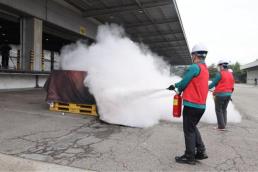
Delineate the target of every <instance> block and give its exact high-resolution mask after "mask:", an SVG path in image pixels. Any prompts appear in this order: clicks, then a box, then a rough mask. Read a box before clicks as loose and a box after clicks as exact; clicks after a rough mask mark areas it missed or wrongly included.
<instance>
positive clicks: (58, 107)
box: [49, 102, 97, 116]
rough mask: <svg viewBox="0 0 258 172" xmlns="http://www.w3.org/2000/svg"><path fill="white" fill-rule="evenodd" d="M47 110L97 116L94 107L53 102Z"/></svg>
mask: <svg viewBox="0 0 258 172" xmlns="http://www.w3.org/2000/svg"><path fill="white" fill-rule="evenodd" d="M49 110H51V111H58V112H69V113H78V114H83V115H91V116H97V108H96V105H87V104H75V103H60V102H54V103H53V104H51V105H50V107H49Z"/></svg>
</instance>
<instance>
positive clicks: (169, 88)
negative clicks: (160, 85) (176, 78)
mask: <svg viewBox="0 0 258 172" xmlns="http://www.w3.org/2000/svg"><path fill="white" fill-rule="evenodd" d="M175 88H176V87H175V86H174V85H170V86H169V87H168V88H167V89H168V90H175Z"/></svg>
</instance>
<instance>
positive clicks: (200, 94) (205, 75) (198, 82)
mask: <svg viewBox="0 0 258 172" xmlns="http://www.w3.org/2000/svg"><path fill="white" fill-rule="evenodd" d="M198 66H199V68H200V73H199V75H198V76H196V77H194V78H193V79H192V80H191V81H190V82H189V84H188V85H187V87H186V89H185V90H184V92H183V100H186V101H188V102H191V103H196V104H201V105H205V104H206V99H207V95H208V90H209V86H208V81H209V71H208V69H207V66H206V64H202V63H200V64H198Z"/></svg>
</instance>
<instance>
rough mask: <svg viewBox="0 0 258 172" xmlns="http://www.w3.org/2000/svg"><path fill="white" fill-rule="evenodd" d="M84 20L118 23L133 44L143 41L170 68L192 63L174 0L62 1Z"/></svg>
mask: <svg viewBox="0 0 258 172" xmlns="http://www.w3.org/2000/svg"><path fill="white" fill-rule="evenodd" d="M64 1H65V2H66V3H69V4H70V5H72V6H73V7H75V8H77V9H78V10H80V11H81V12H82V15H83V16H84V17H85V18H91V19H94V20H97V21H99V22H100V23H103V24H104V23H117V24H119V25H122V26H123V27H124V28H125V31H126V32H127V34H128V35H129V36H130V37H131V39H132V40H133V41H136V42H142V43H144V44H146V45H147V46H149V47H150V49H151V50H152V51H153V52H155V53H157V54H158V55H160V56H163V57H164V59H165V60H166V61H168V62H169V63H170V64H172V65H188V64H190V63H191V56H190V52H189V47H188V43H187V39H186V35H185V33H184V29H183V25H182V22H181V18H180V15H179V12H178V8H177V4H176V1H175V0H126V1H122V0H98V1H93V0H64Z"/></svg>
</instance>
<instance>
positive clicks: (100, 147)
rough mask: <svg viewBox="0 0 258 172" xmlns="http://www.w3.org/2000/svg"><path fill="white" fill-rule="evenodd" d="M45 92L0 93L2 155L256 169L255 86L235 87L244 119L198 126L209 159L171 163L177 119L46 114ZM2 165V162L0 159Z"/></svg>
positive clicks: (81, 163)
mask: <svg viewBox="0 0 258 172" xmlns="http://www.w3.org/2000/svg"><path fill="white" fill-rule="evenodd" d="M44 98H45V93H44V91H43V90H33V91H17V92H0V109H1V110H0V145H1V146H0V153H2V154H6V155H11V156H14V157H20V158H25V159H33V160H38V161H43V162H48V163H54V164H59V165H64V166H71V167H78V168H82V169H88V170H95V171H258V156H257V153H258V146H257V145H258V88H255V87H253V86H247V85H237V86H236V89H235V93H234V96H233V101H234V103H235V105H236V107H237V108H238V110H239V111H240V112H241V114H242V122H241V123H239V124H229V126H228V127H229V129H228V131H225V132H220V131H216V130H214V129H213V127H214V125H210V124H204V123H201V124H200V125H199V128H200V131H201V134H202V137H203V140H204V142H205V144H206V147H207V152H208V155H209V158H208V159H206V160H203V161H199V162H198V163H197V165H195V166H192V165H182V164H177V163H175V160H174V157H175V156H176V155H181V154H182V153H183V150H184V139H183V132H182V124H181V123H170V122H161V123H160V124H159V125H156V126H154V127H151V128H146V129H140V128H130V127H124V126H117V125H110V124H106V123H103V122H101V121H99V120H98V119H97V118H95V117H88V116H80V115H74V114H65V115H62V114H61V113H55V112H50V111H48V109H47V105H46V104H45V102H44ZM0 166H1V161H0Z"/></svg>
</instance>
